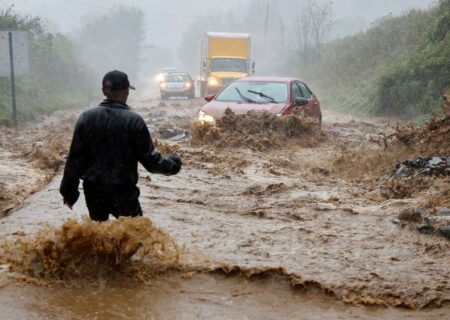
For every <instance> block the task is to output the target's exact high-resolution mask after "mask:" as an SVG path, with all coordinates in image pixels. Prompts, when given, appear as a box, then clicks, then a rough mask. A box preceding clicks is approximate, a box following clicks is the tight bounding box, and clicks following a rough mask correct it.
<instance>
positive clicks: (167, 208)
mask: <svg viewBox="0 0 450 320" xmlns="http://www.w3.org/2000/svg"><path fill="white" fill-rule="evenodd" d="M136 104H137V105H140V106H142V107H143V108H141V109H140V110H141V113H142V114H143V115H144V116H145V117H146V118H148V119H147V120H149V124H150V125H151V126H152V127H154V128H161V127H170V126H172V127H181V128H186V127H189V121H190V119H191V118H192V115H193V114H194V113H195V111H196V106H195V104H189V103H186V102H183V101H179V102H168V103H167V104H164V105H159V106H156V103H155V101H153V100H148V101H146V100H145V101H140V102H136V103H135V105H136ZM147 104H149V107H145V105H147ZM199 104H200V103H199ZM383 130H385V128H384V127H383V126H381V125H379V124H372V123H368V122H355V121H349V120H348V119H343V118H342V117H339V118H333V117H325V127H324V133H325V135H326V138H325V139H323V140H321V141H317V140H315V143H314V144H313V145H314V147H308V148H306V147H304V145H299V146H296V145H295V144H289V143H287V145H288V146H289V147H283V146H280V145H277V146H276V147H275V148H265V149H264V152H261V151H260V150H261V149H259V148H255V147H254V146H255V145H254V144H252V143H253V142H252V141H247V143H248V145H246V146H244V147H242V148H238V147H236V146H234V145H224V144H216V143H212V144H202V145H200V146H192V145H191V143H190V142H189V141H187V142H181V143H170V142H160V149H162V150H165V151H172V150H176V151H177V152H178V153H180V154H181V155H182V158H183V163H184V167H183V170H182V172H181V173H180V174H179V175H177V176H175V177H165V176H157V175H152V176H150V175H149V174H148V173H146V172H144V171H141V180H140V188H141V202H142V207H143V210H144V212H145V217H147V218H149V219H150V220H145V219H144V220H138V223H137V224H136V222H126V223H125V222H124V221H119V222H118V223H117V222H116V223H110V224H105V225H104V226H97V225H96V224H92V223H89V222H88V221H84V222H83V220H82V216H85V215H86V213H87V212H86V209H85V205H84V202H83V201H82V200H81V201H80V202H79V203H78V204H77V205H76V206H75V208H74V211H73V212H70V211H69V210H68V209H67V208H66V207H64V206H63V205H62V200H61V199H60V196H59V194H58V190H57V188H58V184H59V182H60V179H61V177H60V176H57V177H56V178H55V179H54V180H53V181H52V183H51V184H49V185H48V186H47V187H46V188H45V189H43V190H42V191H40V192H38V193H36V194H34V195H33V196H31V197H30V198H29V199H27V200H26V201H25V203H24V204H23V205H22V207H21V208H18V209H17V210H16V211H14V212H13V213H12V214H11V215H10V216H8V217H6V218H4V219H2V220H0V235H1V236H2V238H3V239H5V240H6V241H13V243H14V245H10V247H9V248H13V249H14V248H15V249H14V250H10V251H11V252H13V254H12V255H8V254H4V255H2V257H3V259H6V258H8V257H9V258H8V260H7V261H3V263H4V264H8V265H9V266H4V268H3V271H2V272H1V273H0V275H1V279H2V283H4V286H3V287H2V288H1V289H0V300H1V301H2V302H3V303H2V306H1V307H0V312H1V314H2V315H4V316H5V317H8V318H10V319H24V318H33V319H34V318H36V319H276V318H283V319H378V318H381V317H383V318H386V319H399V318H406V319H423V318H427V319H443V318H445V316H446V315H447V314H449V312H450V305H449V301H450V282H449V279H450V267H449V266H450V254H449V253H450V250H449V249H450V243H449V241H448V240H446V239H444V238H442V237H439V236H436V235H422V234H419V233H417V232H416V231H415V226H414V225H410V226H406V227H405V228H400V227H399V226H398V225H396V224H394V223H392V220H394V219H395V218H396V217H397V216H398V213H399V212H400V211H401V210H403V209H405V208H409V207H417V206H425V205H426V204H427V201H428V199H429V198H438V199H439V197H440V194H441V193H440V192H442V189H444V190H446V189H448V186H450V184H449V180H448V179H447V178H442V179H438V180H436V181H432V182H430V185H429V186H428V188H427V189H426V190H420V189H418V188H417V186H414V192H410V196H408V197H406V198H403V199H389V197H386V196H385V195H383V192H382V190H381V189H382V187H383V186H384V185H385V184H384V182H383V180H380V176H382V173H383V171H384V170H386V168H390V167H391V166H392V165H393V163H394V164H395V161H396V160H401V159H402V158H403V157H408V156H410V155H412V154H413V153H414V151H413V150H400V149H399V150H397V152H394V153H393V152H391V153H383V151H382V150H381V149H380V145H379V144H377V142H376V139H374V138H376V137H377V135H378V134H379V132H383ZM219 141H220V139H219ZM374 141H375V142H374ZM380 154H382V155H385V157H380V156H379V155H380ZM364 160H366V161H364ZM377 161H378V162H377ZM401 198H402V197H401ZM68 218H73V219H75V220H76V221H78V222H75V221H72V222H69V223H68V224H69V228H68V229H67V228H66V229H64V223H65V221H66V220H67V219H68ZM47 225H50V226H47ZM65 226H66V227H67V222H66V225H65ZM120 226H122V227H120ZM141 227H142V228H141ZM39 230H45V232H41V233H38V232H39ZM64 230H66V231H67V230H78V232H79V233H77V235H78V236H76V237H72V236H68V235H70V234H72V233H70V232H69V233H67V232H66V233H64ZM120 230H121V231H120ZM133 230H134V231H133ZM154 232H156V233H154ZM155 234H156V235H158V237H157V239H160V240H161V239H164V240H162V241H159V242H157V246H156V247H153V246H152V245H149V243H148V242H147V240H148V239H151V238H152V235H155ZM73 238H76V239H79V240H80V241H75V242H73V241H70V239H73ZM124 239H125V240H124ZM49 240H50V243H51V244H50V246H49V242H48V241H49ZM81 240H83V241H81ZM74 243H75V244H76V245H75V246H74ZM111 243H114V245H112V246H109V244H111ZM161 243H170V244H172V245H171V247H172V248H175V247H176V248H177V249H176V250H175V251H171V252H172V253H173V252H178V253H177V254H176V255H175V256H177V259H173V257H175V256H174V255H172V254H169V255H166V256H165V255H164V254H163V255H162V256H161V255H160V254H161V253H164V250H163V251H161V250H160V249H161V248H162V246H161ZM175 243H176V246H175V245H174V244H175ZM44 244H45V245H44ZM98 244H100V245H98ZM124 244H130V246H127V245H124ZM146 244H147V248H153V249H155V250H153V249H151V250H147V251H145V250H144V251H145V254H143V255H142V254H140V253H142V250H141V249H142V248H145V247H146ZM15 246H16V247H15ZM48 247H50V248H51V250H46V249H45V248H48ZM17 248H21V249H17ZM86 248H87V249H86ZM44 249H45V250H44ZM139 250H141V251H139ZM55 252H56V254H55ZM123 252H125V253H127V254H122V253H123ZM21 257H23V259H22V258H21ZM29 257H32V259H31V260H27V259H29ZM36 257H38V258H39V259H41V260H43V261H47V262H48V263H47V265H49V266H50V268H48V269H45V268H44V269H42V264H39V263H36V262H35V261H36ZM49 257H50V258H49ZM61 257H62V258H61ZM99 257H102V259H99ZM155 257H160V258H161V257H162V258H163V259H156V258H155ZM164 257H166V258H167V257H168V258H169V259H168V260H167V259H166V260H165V259H164ZM39 259H38V260H39ZM96 259H97V260H96ZM33 261H34V263H33ZM117 261H118V263H117ZM55 262H57V263H55ZM74 265H75V266H76V268H72V267H71V266H74ZM111 265H112V266H115V267H114V268H112V269H108V268H109V267H110V266H111ZM24 266H25V267H24ZM26 266H28V267H26ZM30 266H31V268H30ZM102 267H104V268H105V269H100V268H102ZM30 270H31V271H32V272H30ZM36 270H37V271H39V272H37V273H36ZM43 270H44V271H45V270H50V271H52V272H43V273H42V271H43ZM74 270H84V271H83V272H82V273H81V274H77V273H76V272H73V271H74ZM105 270H107V272H103V271H105ZM42 275H45V276H42ZM96 275H101V277H95V276H96ZM60 280H62V282H61V281H60ZM30 282H33V283H38V285H37V284H35V285H33V284H30ZM68 285H70V286H72V287H68ZM394 306H397V308H395V307H394ZM419 309H423V310H421V311H418V310H419Z"/></svg>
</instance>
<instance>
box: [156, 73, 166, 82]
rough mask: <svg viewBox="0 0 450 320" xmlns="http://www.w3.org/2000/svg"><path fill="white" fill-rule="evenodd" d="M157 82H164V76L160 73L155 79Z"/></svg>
mask: <svg viewBox="0 0 450 320" xmlns="http://www.w3.org/2000/svg"><path fill="white" fill-rule="evenodd" d="M155 81H156V82H162V81H164V74H162V73H158V74H157V75H156V77H155Z"/></svg>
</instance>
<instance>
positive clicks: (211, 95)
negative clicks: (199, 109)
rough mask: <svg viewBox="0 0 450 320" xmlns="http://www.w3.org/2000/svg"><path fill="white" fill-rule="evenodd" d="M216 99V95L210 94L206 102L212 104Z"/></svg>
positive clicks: (206, 97)
mask: <svg viewBox="0 0 450 320" xmlns="http://www.w3.org/2000/svg"><path fill="white" fill-rule="evenodd" d="M215 97H216V95H215V94H208V95H207V96H205V101H206V102H211V101H212V100H213V99H214V98H215Z"/></svg>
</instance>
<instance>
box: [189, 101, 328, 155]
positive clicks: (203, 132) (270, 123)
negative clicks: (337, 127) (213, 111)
mask: <svg viewBox="0 0 450 320" xmlns="http://www.w3.org/2000/svg"><path fill="white" fill-rule="evenodd" d="M191 131H192V143H193V144H194V145H203V144H213V145H215V146H217V147H242V146H244V147H248V148H250V149H253V150H258V151H265V150H268V149H269V148H273V147H282V146H286V145H287V144H288V142H290V141H291V142H293V143H296V144H300V145H302V146H304V147H314V146H317V145H318V144H319V143H320V142H321V141H323V140H324V137H325V136H324V133H323V132H322V130H321V129H320V125H319V124H318V123H317V121H316V120H315V119H313V118H309V117H305V116H303V115H289V116H284V117H277V116H276V115H274V114H271V113H268V112H257V111H249V112H248V113H247V114H245V115H236V114H235V113H234V112H233V111H232V110H231V109H226V110H225V113H224V116H223V117H222V118H221V119H218V120H217V122H216V126H213V125H211V124H208V123H201V122H195V123H194V124H193V125H192V127H191Z"/></svg>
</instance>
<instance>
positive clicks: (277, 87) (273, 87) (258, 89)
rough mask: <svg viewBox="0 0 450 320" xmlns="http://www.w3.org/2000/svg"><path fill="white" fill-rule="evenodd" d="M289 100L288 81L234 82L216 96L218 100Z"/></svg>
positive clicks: (268, 101)
mask: <svg viewBox="0 0 450 320" xmlns="http://www.w3.org/2000/svg"><path fill="white" fill-rule="evenodd" d="M287 100H288V85H287V83H284V82H263V81H236V82H233V83H232V84H230V85H229V86H228V87H226V88H225V89H224V90H223V91H222V92H221V93H219V95H218V96H217V98H216V101H226V102H250V103H252V102H254V103H283V102H286V101H287Z"/></svg>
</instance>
